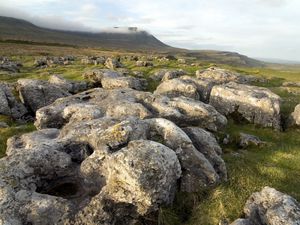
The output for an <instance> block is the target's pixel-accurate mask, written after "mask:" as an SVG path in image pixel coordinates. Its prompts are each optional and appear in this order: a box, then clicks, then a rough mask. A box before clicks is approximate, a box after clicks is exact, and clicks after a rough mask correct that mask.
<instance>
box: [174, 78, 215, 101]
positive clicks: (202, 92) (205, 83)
mask: <svg viewBox="0 0 300 225" xmlns="http://www.w3.org/2000/svg"><path fill="white" fill-rule="evenodd" d="M180 79H182V80H185V81H189V82H191V83H193V84H194V85H195V86H196V87H197V92H198V94H199V98H200V100H201V101H203V102H206V103H208V102H209V98H210V92H211V89H212V88H213V86H214V85H216V83H215V82H214V81H213V80H210V79H196V78H193V77H190V76H181V77H180Z"/></svg>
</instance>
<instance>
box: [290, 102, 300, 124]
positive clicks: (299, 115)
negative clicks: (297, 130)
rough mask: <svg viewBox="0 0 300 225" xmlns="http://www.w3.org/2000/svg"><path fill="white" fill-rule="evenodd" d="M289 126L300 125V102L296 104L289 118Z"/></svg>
mask: <svg viewBox="0 0 300 225" xmlns="http://www.w3.org/2000/svg"><path fill="white" fill-rule="evenodd" d="M288 125H289V126H295V125H296V126H300V104H298V105H296V107H295V110H294V112H293V113H292V114H291V116H290V118H289V124H288Z"/></svg>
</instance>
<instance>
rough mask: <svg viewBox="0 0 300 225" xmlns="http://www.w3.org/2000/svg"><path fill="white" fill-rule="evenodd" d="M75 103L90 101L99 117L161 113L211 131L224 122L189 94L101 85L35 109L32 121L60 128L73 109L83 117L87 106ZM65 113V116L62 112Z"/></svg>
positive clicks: (182, 123)
mask: <svg viewBox="0 0 300 225" xmlns="http://www.w3.org/2000/svg"><path fill="white" fill-rule="evenodd" d="M78 104H87V105H92V106H89V107H90V108H91V107H92V108H93V109H92V110H93V112H95V114H93V113H92V112H91V115H97V116H99V117H100V116H109V117H112V118H117V119H124V118H128V117H129V116H134V117H137V118H142V119H143V118H150V117H163V118H167V119H169V120H171V121H174V122H175V123H176V124H178V125H183V126H186V125H197V126H200V127H203V128H206V129H209V130H212V131H217V130H219V129H222V128H223V127H224V126H225V125H226V124H227V120H226V118H225V117H224V116H222V115H221V114H220V113H218V112H217V111H216V110H215V109H214V107H212V106H210V105H207V104H205V103H202V102H199V101H195V100H192V99H189V98H183V97H180V98H174V99H169V98H168V97H166V96H161V95H153V94H151V93H149V92H141V91H135V90H132V89H114V90H105V89H100V88H98V89H92V90H89V91H86V92H82V93H79V94H77V95H74V96H70V97H67V98H64V99H59V100H57V101H56V102H55V103H53V104H52V105H49V106H47V107H44V108H42V109H40V110H38V111H37V113H36V123H35V124H36V126H37V127H38V128H53V127H54V128H60V127H61V126H62V125H64V124H65V123H67V122H68V121H69V119H70V118H72V114H73V113H75V114H76V117H84V115H83V116H81V114H85V113H86V109H85V107H82V109H81V107H77V106H78ZM72 105H77V106H76V109H78V110H77V111H76V110H69V109H70V107H72ZM79 106H80V105H79ZM66 111H70V112H72V113H71V114H70V113H67V112H66ZM75 111H76V112H75ZM65 114H67V115H68V116H67V117H66V116H64V115H65Z"/></svg>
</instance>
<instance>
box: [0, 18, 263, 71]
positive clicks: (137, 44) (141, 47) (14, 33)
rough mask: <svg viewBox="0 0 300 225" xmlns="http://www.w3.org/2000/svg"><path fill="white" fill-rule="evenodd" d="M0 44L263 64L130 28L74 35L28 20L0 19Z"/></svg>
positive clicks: (239, 64) (253, 64)
mask: <svg viewBox="0 0 300 225" xmlns="http://www.w3.org/2000/svg"><path fill="white" fill-rule="evenodd" d="M0 31H1V32H0V42H5V43H7V42H8V43H9V42H13V43H14V41H17V42H19V43H25V44H26V43H28V42H31V43H35V44H37V43H44V44H48V45H53V44H55V45H57V44H59V45H71V46H79V47H95V48H103V49H107V50H119V49H120V50H121V49H122V50H132V51H148V50H151V51H156V52H164V53H171V54H177V53H179V54H180V55H182V56H191V57H196V58H198V59H199V60H203V61H209V62H212V63H221V64H229V65H235V66H250V67H261V66H264V63H262V62H261V61H258V60H255V59H251V58H249V57H247V56H244V55H240V54H238V53H234V52H224V51H207V50H199V51H190V50H186V49H179V48H174V47H171V46H168V45H166V44H164V43H163V42H161V41H160V40H158V39H157V38H155V37H154V36H153V35H151V34H149V33H147V32H145V31H136V30H134V29H132V30H128V32H126V33H125V32H119V33H117V32H110V33H108V32H102V33H91V32H77V31H62V30H53V29H47V28H42V27H38V26H36V25H34V24H32V23H30V22H28V21H25V20H21V19H15V18H11V17H3V16H0Z"/></svg>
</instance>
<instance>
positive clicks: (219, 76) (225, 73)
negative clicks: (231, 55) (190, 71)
mask: <svg viewBox="0 0 300 225" xmlns="http://www.w3.org/2000/svg"><path fill="white" fill-rule="evenodd" d="M196 77H197V78H198V79H210V80H214V82H215V83H217V84H224V83H228V82H232V81H233V82H237V83H243V84H244V83H249V82H254V81H261V79H260V78H257V77H254V76H250V75H241V74H239V73H235V72H233V71H230V70H226V69H221V68H218V67H210V68H208V69H205V70H197V71H196Z"/></svg>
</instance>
